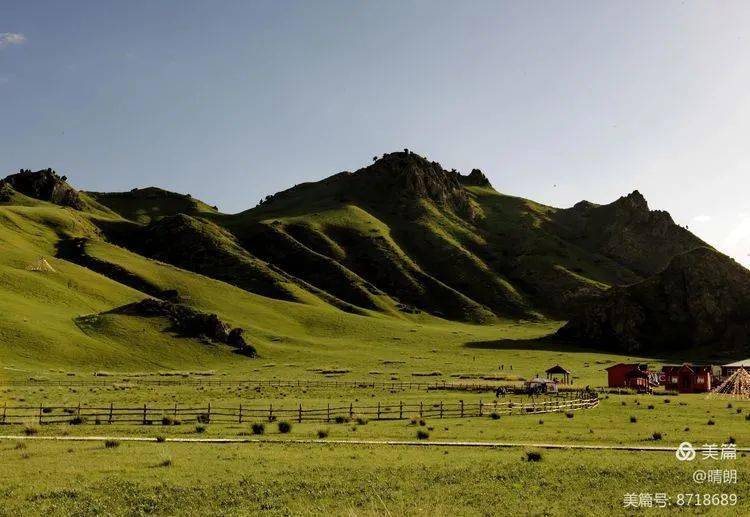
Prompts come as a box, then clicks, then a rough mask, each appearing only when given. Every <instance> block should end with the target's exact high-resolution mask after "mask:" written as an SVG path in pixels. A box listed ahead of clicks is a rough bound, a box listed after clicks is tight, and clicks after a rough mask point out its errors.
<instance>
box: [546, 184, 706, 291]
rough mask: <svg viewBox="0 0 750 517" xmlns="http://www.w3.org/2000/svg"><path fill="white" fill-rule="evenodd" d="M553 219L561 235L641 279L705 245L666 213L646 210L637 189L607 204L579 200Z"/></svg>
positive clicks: (644, 200) (647, 208) (643, 200)
mask: <svg viewBox="0 0 750 517" xmlns="http://www.w3.org/2000/svg"><path fill="white" fill-rule="evenodd" d="M554 220H555V222H556V223H557V224H559V225H560V227H562V228H564V231H563V234H562V236H563V237H564V238H567V239H568V240H571V241H573V242H574V243H576V244H578V245H580V246H581V247H583V248H585V249H588V250H589V251H593V252H596V253H600V254H602V255H604V256H605V257H608V258H610V259H613V260H616V261H617V262H618V263H620V264H623V265H625V266H627V267H628V268H630V269H631V270H632V271H633V272H635V273H637V274H638V275H640V276H641V277H646V276H650V275H653V274H656V273H658V272H659V271H661V270H663V269H664V268H665V267H666V266H667V264H668V263H669V261H670V260H671V259H672V257H674V256H676V255H679V254H681V253H685V252H687V251H690V250H692V249H695V248H698V247H701V246H707V245H706V243H705V242H703V241H702V240H700V239H699V238H697V237H696V236H695V235H693V234H692V233H690V232H689V231H688V230H686V229H685V228H682V227H681V226H678V225H677V224H675V222H674V221H673V220H672V217H671V216H670V215H669V213H668V212H664V211H661V210H649V207H648V203H647V202H646V199H645V198H644V197H643V195H641V193H640V192H638V191H637V190H636V191H634V192H632V193H631V194H628V195H627V196H623V197H621V198H620V199H618V200H617V201H615V202H613V203H610V204H608V205H601V206H599V205H595V204H593V203H589V202H588V201H582V202H580V203H578V204H576V205H575V206H574V207H573V208H569V209H567V210H560V211H558V212H557V213H556V214H555V217H554Z"/></svg>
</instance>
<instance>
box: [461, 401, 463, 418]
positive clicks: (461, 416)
mask: <svg viewBox="0 0 750 517" xmlns="http://www.w3.org/2000/svg"><path fill="white" fill-rule="evenodd" d="M463 417H464V401H463V399H462V400H461V418H463Z"/></svg>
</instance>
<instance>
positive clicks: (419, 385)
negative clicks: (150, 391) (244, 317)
mask: <svg viewBox="0 0 750 517" xmlns="http://www.w3.org/2000/svg"><path fill="white" fill-rule="evenodd" d="M521 382H522V381H520V380H515V381H514V380H507V381H503V380H498V381H495V382H455V381H433V382H420V381H370V380H360V381H357V380H351V381H349V380H301V379H300V380H277V379H267V380H266V379H234V380H232V379H205V378H179V379H176V378H171V379H138V378H123V379H120V380H118V379H113V378H99V379H64V380H63V379H60V380H54V379H15V380H4V381H3V380H0V386H7V387H13V386H22V387H64V388H67V387H71V388H72V387H84V388H85V387H106V386H122V385H126V386H127V385H132V386H203V387H211V386H215V387H227V386H251V387H271V388H381V389H386V390H401V391H404V390H425V391H430V390H466V391H494V390H496V389H497V388H499V387H506V388H512V387H514V386H517V385H518V384H519V383H521ZM558 389H559V390H560V391H561V392H565V393H569V392H577V391H579V390H580V388H574V387H572V386H565V385H560V386H558ZM517 391H518V392H519V393H520V392H521V391H522V388H517Z"/></svg>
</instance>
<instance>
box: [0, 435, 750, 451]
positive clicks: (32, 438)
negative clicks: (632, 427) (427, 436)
mask: <svg viewBox="0 0 750 517" xmlns="http://www.w3.org/2000/svg"><path fill="white" fill-rule="evenodd" d="M0 440H29V441H61V442H102V441H104V440H116V441H118V442H145V443H161V442H167V443H202V444H219V443H248V444H260V443H262V444H279V445H289V444H298V445H304V444H317V445H385V446H398V447H484V448H511V447H521V448H536V449H564V450H607V451H631V452H672V453H674V452H675V451H676V450H677V447H669V446H662V447H658V446H646V445H585V444H560V443H526V442H524V443H511V442H446V441H408V440H405V441H404V440H314V439H299V438H289V439H285V440H284V439H282V440H278V439H272V438H164V439H161V438H160V439H158V440H157V438H156V437H147V436H25V435H0ZM695 450H696V451H698V452H700V451H701V450H702V448H701V447H695ZM737 452H738V453H743V452H750V447H738V448H737Z"/></svg>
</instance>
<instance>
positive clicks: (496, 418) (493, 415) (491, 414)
mask: <svg viewBox="0 0 750 517" xmlns="http://www.w3.org/2000/svg"><path fill="white" fill-rule="evenodd" d="M490 418H491V419H492V420H500V414H499V413H496V412H494V411H493V412H492V413H490Z"/></svg>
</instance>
